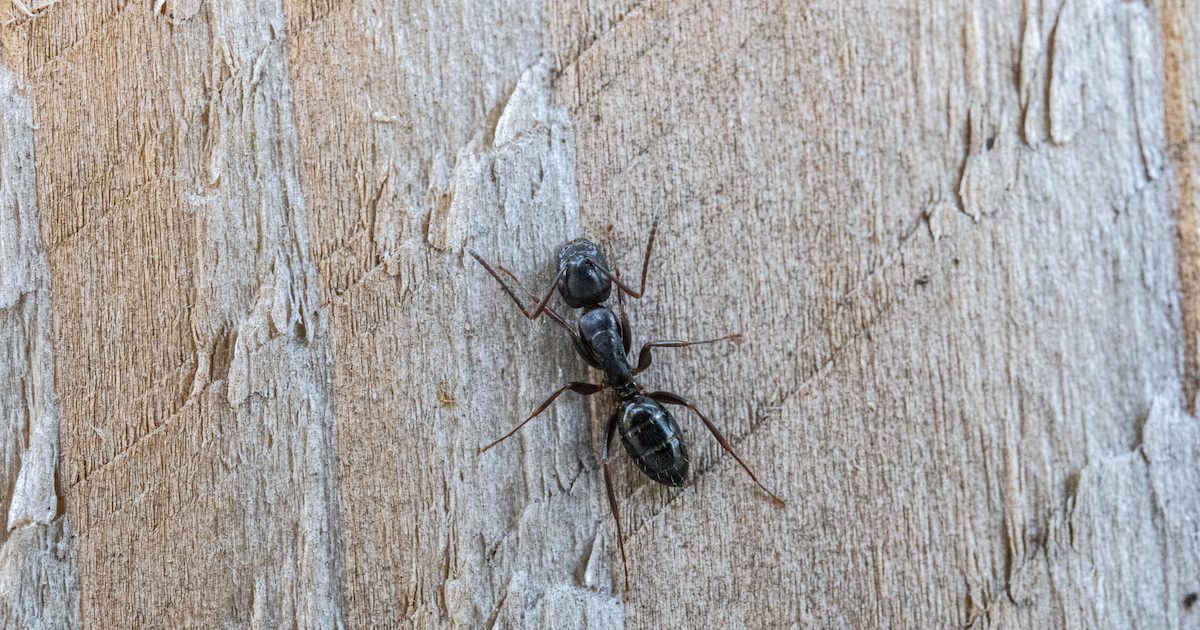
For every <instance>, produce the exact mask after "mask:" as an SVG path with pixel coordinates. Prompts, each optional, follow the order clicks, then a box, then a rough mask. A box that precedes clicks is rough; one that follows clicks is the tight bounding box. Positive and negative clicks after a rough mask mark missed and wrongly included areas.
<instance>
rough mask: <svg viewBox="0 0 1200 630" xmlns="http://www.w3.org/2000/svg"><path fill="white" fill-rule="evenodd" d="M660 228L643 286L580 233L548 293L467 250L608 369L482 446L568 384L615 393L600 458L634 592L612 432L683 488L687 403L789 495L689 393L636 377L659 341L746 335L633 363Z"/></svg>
mask: <svg viewBox="0 0 1200 630" xmlns="http://www.w3.org/2000/svg"><path fill="white" fill-rule="evenodd" d="M657 232H658V220H657V219H655V220H654V223H653V224H652V225H651V227H650V236H649V238H648V240H647V243H646V254H645V256H644V257H643V258H642V282H641V286H640V287H639V288H638V290H637V291H634V290H633V289H632V288H630V287H628V286H626V285H625V283H623V282H621V273H620V271H619V270H616V271H610V268H609V265H608V261H606V260H605V258H604V254H603V253H601V251H600V248H599V247H597V246H596V244H595V243H592V242H591V241H589V240H587V239H583V238H579V239H575V240H573V241H571V242H569V243H567V244H566V245H564V246H563V247H562V249H561V250H559V254H558V274H557V275H556V276H555V277H554V282H553V283H552V284H551V285H550V288H549V289H548V290H547V291H546V293H545V295H544V296H543V297H541V298H539V297H538V296H537V295H536V294H534V293H532V292H530V291H529V290H528V289H526V288H525V287H524V285H522V284H521V281H520V280H518V279H517V277H516V275H514V274H513V273H512V272H511V271H509V270H508V269H506V268H504V266H503V265H497V267H498V268H499V272H498V271H497V270H496V269H495V268H493V267H492V266H491V265H489V264H488V263H487V262H486V261H484V260H483V259H482V258H480V257H479V255H478V254H476V253H475V252H473V251H471V250H467V253H469V254H470V255H471V257H473V258H474V259H475V260H476V261H478V262H479V264H480V265H483V268H484V269H486V270H487V272H488V273H489V274H491V276H492V277H493V278H495V279H496V282H499V283H500V288H501V289H503V290H504V292H505V293H507V294H508V297H510V298H512V300H513V302H515V303H516V304H517V308H519V309H521V313H522V314H524V315H525V317H527V318H529V319H531V320H533V319H537V318H538V317H541V316H542V315H543V314H544V315H546V316H548V317H549V318H550V319H552V320H554V321H555V322H556V323H557V324H558V325H559V326H562V327H563V328H564V329H565V330H566V331H567V333H568V334H570V335H571V340H572V342H574V344H575V349H576V350H577V351H578V352H579V354H580V356H582V357H583V360H584V361H586V362H587V364H588V365H590V366H592V367H594V368H596V369H598V370H600V371H602V372H603V373H604V385H596V384H594V383H587V382H577V381H576V382H571V383H567V384H566V385H563V386H562V387H560V388H558V389H557V390H555V391H554V393H553V394H550V397H549V398H547V399H546V400H545V401H544V402H543V403H542V404H540V405H538V407H537V409H534V410H533V413H532V414H530V415H529V417H528V418H525V419H524V420H523V421H521V423H520V424H518V425H517V426H516V427H515V428H514V429H513V430H512V431H509V432H508V433H506V434H505V435H504V436H502V437H501V438H499V439H497V440H496V441H494V442H492V443H491V444H488V445H487V446H484V447H483V448H481V449H480V452H481V453H482V452H486V451H487V450H488V449H490V448H492V447H493V446H496V445H497V444H499V443H501V442H503V441H504V440H506V439H508V438H509V437H512V436H513V434H515V433H516V432H517V431H520V430H521V428H522V427H524V426H525V425H526V423H528V422H529V421H530V420H533V419H534V418H536V417H537V416H538V415H539V414H541V413H542V412H543V411H545V410H546V408H548V407H549V406H550V404H551V403H553V402H554V400H555V399H556V398H558V397H559V396H560V395H561V394H562V393H563V392H566V391H567V390H570V391H573V392H575V393H577V394H581V395H583V396H591V395H592V394H595V393H597V392H600V391H602V390H604V389H608V388H611V389H612V390H613V392H614V393H615V394H616V400H615V407H616V408H615V410H614V411H613V414H612V416H610V417H609V419H608V423H607V425H606V426H605V429H604V447H603V450H602V454H601V464H602V465H603V468H604V486H605V490H606V491H607V493H608V506H609V508H610V509H611V510H612V513H613V519H614V520H615V521H616V524H617V545H618V546H619V547H620V549H621V565H622V566H623V568H624V570H625V591H624V592H625V594H626V595H628V593H629V562H628V561H627V560H626V558H625V540H624V537H623V536H622V533H621V511H620V510H619V509H618V507H617V496H616V493H614V492H613V485H612V479H611V477H610V475H609V468H608V465H609V461H610V460H611V457H610V454H609V448H610V446H611V444H612V439H613V435H614V434H615V433H616V432H617V431H618V430H619V431H620V433H621V443H622V444H624V445H625V450H626V451H627V452H628V453H629V455H630V457H632V458H633V461H634V463H635V464H637V466H638V468H640V469H641V470H642V472H643V473H645V474H646V476H647V477H649V478H650V479H652V480H654V481H656V482H658V483H661V484H664V485H667V486H673V487H678V486H681V485H683V483H684V481H685V480H686V479H687V475H688V456H687V448H686V447H685V446H684V443H683V432H682V431H681V430H680V428H679V424H678V423H676V422H675V418H674V417H672V416H671V413H670V412H669V411H667V409H666V407H665V406H664V405H678V406H682V407H687V408H688V409H691V410H692V412H693V413H695V414H696V415H697V416H698V417H699V418H700V421H701V422H703V423H704V426H705V427H707V428H708V430H709V432H711V433H712V434H713V437H715V438H716V439H717V442H718V443H719V444H720V445H721V448H723V449H725V452H727V453H729V454H730V455H732V456H733V458H734V459H735V460H736V461H737V463H738V464H740V465H741V467H742V468H743V469H744V470H745V471H746V473H747V474H749V475H750V478H751V479H753V480H754V483H756V484H758V487H759V488H762V490H763V492H766V493H767V494H768V495H769V496H770V497H771V499H772V501H774V503H775V504H776V505H778V506H783V504H784V503H783V499H780V498H779V497H778V496H776V495H775V494H774V493H773V492H771V491H770V490H768V489H767V487H766V486H764V485H763V484H762V482H760V481H759V480H758V477H756V476H754V472H753V471H751V470H750V467H749V466H747V465H746V462H743V461H742V458H741V457H738V454H737V453H736V452H734V450H733V447H732V446H730V444H729V441H728V440H726V439H725V436H724V435H722V434H721V432H720V431H719V430H718V429H717V427H716V426H715V425H713V423H712V422H711V421H709V419H708V418H706V417H705V416H704V414H703V413H701V412H700V410H699V409H698V408H696V405H694V404H692V403H691V402H690V401H688V400H687V399H686V398H684V397H682V396H680V395H678V394H672V393H670V392H664V391H656V392H650V393H647V392H646V390H645V389H643V388H642V387H641V386H640V385H638V383H637V381H636V380H635V379H634V377H636V376H637V375H638V374H640V373H642V372H644V371H645V370H646V369H647V368H649V367H650V361H651V358H652V357H651V350H652V349H654V348H685V347H687V346H695V345H700V344H708V343H716V342H718V341H725V340H730V341H735V342H736V341H740V340H741V335H740V334H737V333H735V334H732V335H726V336H724V337H717V338H715V339H705V340H702V341H651V342H648V343H646V344H644V345H642V349H641V351H640V352H639V353H638V362H637V367H630V364H629V358H628V357H629V351H630V348H631V346H632V335H631V332H630V330H629V320H628V318H627V317H626V315H625V296H626V295H628V296H629V297H632V298H635V299H637V298H641V297H642V295H643V294H644V293H645V291H646V271H647V268H648V266H649V264H650V252H651V251H652V250H653V249H654V236H655V234H656V233H657ZM501 273H503V274H504V275H506V276H508V277H509V278H510V279H511V280H512V281H513V282H514V283H515V284H516V286H517V288H518V289H520V290H521V292H522V293H524V294H525V296H526V297H527V298H528V299H529V300H531V301H532V302H533V303H535V304H537V307H536V308H534V309H533V310H532V311H530V310H527V308H526V306H525V304H524V302H522V300H521V298H519V297H517V294H516V292H514V291H513V289H512V288H511V287H509V285H508V283H507V282H505V281H504V278H502V277H501V276H500V274H501ZM614 286H615V287H616V289H617V304H618V307H619V309H620V317H619V318H618V316H617V315H616V314H614V313H613V311H612V309H610V308H609V307H607V306H605V305H604V303H605V302H606V301H608V298H609V297H610V295H611V293H612V289H613V287H614ZM555 289H557V290H558V293H559V295H561V296H562V298H563V301H564V302H566V303H567V305H568V306H570V307H571V308H575V309H582V311H583V312H582V313H580V315H579V322H578V324H577V327H576V328H572V327H571V325H570V324H568V323H567V321H566V320H565V319H564V318H563V317H562V315H559V314H558V313H557V312H556V311H555V310H554V309H553V308H551V307H550V298H551V296H553V295H554V291H555Z"/></svg>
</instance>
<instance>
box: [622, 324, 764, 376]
mask: <svg viewBox="0 0 1200 630" xmlns="http://www.w3.org/2000/svg"><path fill="white" fill-rule="evenodd" d="M726 339H728V340H729V341H732V342H734V343H741V341H742V333H733V334H732V335H725V336H724V337H717V338H716V339H703V340H701V341H651V342H649V343H647V344H644V345H643V346H642V350H641V352H638V364H637V369H635V370H634V371H633V373H634V375H637V374H641V373H642V372H645V371H646V369H647V368H649V367H650V361H651V360H652V359H653V357H651V355H650V351H651V350H652V349H654V348H686V347H688V346H698V345H700V344H705V343H716V342H718V341H725V340H726Z"/></svg>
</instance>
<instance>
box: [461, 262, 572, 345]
mask: <svg viewBox="0 0 1200 630" xmlns="http://www.w3.org/2000/svg"><path fill="white" fill-rule="evenodd" d="M467 253H468V254H470V255H471V257H472V258H474V259H475V260H477V261H479V264H481V265H483V268H484V269H487V272H488V273H489V274H491V275H492V277H493V278H495V279H496V282H499V283H500V288H501V289H504V292H505V293H507V294H508V297H510V298H512V301H513V302H516V304H517V308H519V309H521V314H523V315H524V316H525V317H527V318H529V319H537V318H538V317H539V316H540V315H541V314H542V313H543V312H546V311H550V308H549V304H550V297H551V296H553V295H554V288H555V287H556V286H558V279H559V277H560V276H562V270H559V272H558V275H557V276H554V282H553V283H552V284H551V285H550V290H549V291H546V296H545V297H543V298H541V299H540V300H538V298H537V297H536V296H535V297H534V301H535V302H538V307H537V308H536V309H534V310H533V312H529V311H527V310H525V305H524V304H522V303H521V300H520V298H518V297H517V294H516V293H513V290H512V289H511V288H510V287H509V286H508V283H506V282H504V280H502V279H501V278H500V274H498V273H496V270H495V269H492V266H491V265H489V264H487V262H485V261H484V260H483V259H482V258H480V257H479V254H476V253H475V252H474V251H472V250H469V249H468V250H467ZM501 269H503V267H501ZM508 274H509V275H510V276H512V272H508ZM512 277H513V279H514V280H516V276H512ZM522 288H524V287H522ZM551 312H553V311H551ZM551 317H553V318H554V319H555V320H556V321H558V323H559V324H562V325H563V326H567V323H566V321H564V320H563V319H562V318H561V317H559V316H558V314H557V313H555V314H553V315H552V316H551ZM568 329H570V327H569V326H568Z"/></svg>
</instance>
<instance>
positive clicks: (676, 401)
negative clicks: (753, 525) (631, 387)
mask: <svg viewBox="0 0 1200 630" xmlns="http://www.w3.org/2000/svg"><path fill="white" fill-rule="evenodd" d="M646 397H647V398H650V399H652V400H657V401H658V402H660V403H665V404H668V405H680V406H682V407H687V408H688V409H691V410H692V413H694V414H696V415H697V416H699V417H700V421H701V422H703V423H704V426H705V427H708V430H709V432H710V433H712V434H713V437H715V438H717V443H719V444H720V445H721V448H723V449H725V452H726V453H729V454H730V455H732V456H733V459H735V460H736V461H737V463H738V464H741V466H742V469H743V470H745V471H746V474H748V475H750V478H751V479H753V480H754V483H756V484H758V487H759V488H762V491H763V492H766V493H767V494H768V495H769V496H770V497H771V500H772V501H774V502H775V505H777V506H779V507H783V505H784V503H783V499H780V498H779V497H778V496H776V495H775V493H774V492H771V491H770V490H768V489H767V487H766V486H764V485H763V484H762V482H761V481H759V480H758V477H756V476H754V471H752V470H750V467H749V466H747V465H746V462H744V461H742V458H741V457H738V454H737V453H736V452H735V451H734V450H733V447H732V446H730V444H729V440H726V439H725V436H724V435H721V432H720V431H719V430H717V427H716V425H714V424H713V423H712V422H710V421H709V419H708V418H705V417H704V414H702V413H700V410H699V409H697V408H696V405H693V404H692V403H691V402H688V400H687V399H685V398H684V397H682V396H679V395H678V394H672V393H671V392H652V393H650V394H647V395H646Z"/></svg>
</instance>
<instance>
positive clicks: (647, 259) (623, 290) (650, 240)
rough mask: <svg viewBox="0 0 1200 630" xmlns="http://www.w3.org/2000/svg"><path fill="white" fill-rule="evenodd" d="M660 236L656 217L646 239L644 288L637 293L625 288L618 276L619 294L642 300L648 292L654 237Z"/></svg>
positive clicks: (643, 257)
mask: <svg viewBox="0 0 1200 630" xmlns="http://www.w3.org/2000/svg"><path fill="white" fill-rule="evenodd" d="M655 234H658V217H655V219H654V223H652V224H650V238H648V239H646V254H645V255H644V256H642V286H641V288H640V289H638V290H637V291H634V290H633V289H631V288H629V287H627V286H625V284H624V283H623V282H621V278H620V276H619V275H618V276H617V277H613V279H612V280H613V284H616V285H617V289H618V292H620V293H625V294H626V295H628V296H629V297H631V298H640V297H642V295H643V294H644V293H645V292H646V270H647V269H649V268H650V252H651V251H653V250H654V235H655Z"/></svg>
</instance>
